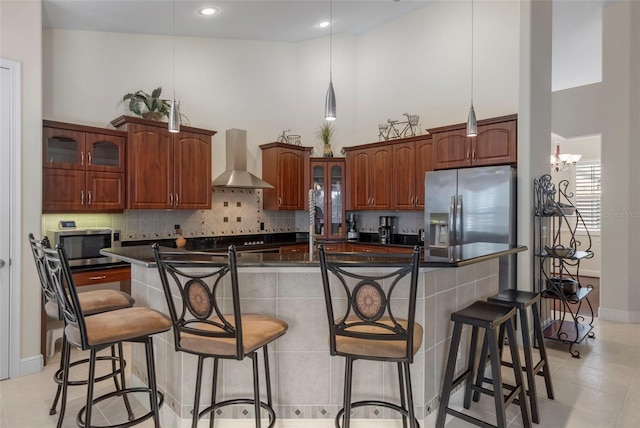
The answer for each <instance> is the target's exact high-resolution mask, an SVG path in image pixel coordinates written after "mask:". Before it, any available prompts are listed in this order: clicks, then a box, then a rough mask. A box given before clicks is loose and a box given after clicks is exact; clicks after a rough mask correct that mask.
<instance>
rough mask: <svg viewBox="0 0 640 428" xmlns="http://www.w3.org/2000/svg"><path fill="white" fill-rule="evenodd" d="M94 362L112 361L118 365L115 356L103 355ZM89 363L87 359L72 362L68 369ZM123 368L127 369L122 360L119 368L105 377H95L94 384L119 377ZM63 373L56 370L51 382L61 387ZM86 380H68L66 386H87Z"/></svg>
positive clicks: (61, 370)
mask: <svg viewBox="0 0 640 428" xmlns="http://www.w3.org/2000/svg"><path fill="white" fill-rule="evenodd" d="M96 360H98V361H114V362H116V363H119V361H120V360H119V358H118V357H115V356H111V355H103V356H100V357H96ZM88 362H89V358H85V359H83V360H78V361H74V362H73V363H70V364H69V368H72V367H75V366H78V365H80V364H86V363H88ZM125 367H127V362H126V361H124V359H123V364H122V367H121V368H117V369H115V370H114V371H112V372H110V373H108V374H106V375H102V376H100V377H97V378H96V379H95V381H94V383H95V382H102V381H103V380H107V379H112V378H114V377H116V376H119V375H120V373H121V372H122V369H124V368H125ZM63 372H64V369H58V370H57V371H56V374H55V375H54V376H53V380H54V381H55V382H56V383H57V384H59V385H62V373H63ZM88 382H89V381H88V380H86V379H84V380H69V381H67V385H69V386H76V385H87V384H88Z"/></svg>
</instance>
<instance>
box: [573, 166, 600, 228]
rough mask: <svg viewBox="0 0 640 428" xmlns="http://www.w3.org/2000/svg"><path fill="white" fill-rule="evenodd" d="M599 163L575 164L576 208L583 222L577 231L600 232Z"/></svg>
mask: <svg viewBox="0 0 640 428" xmlns="http://www.w3.org/2000/svg"><path fill="white" fill-rule="evenodd" d="M600 192H601V185H600V162H578V163H577V164H576V199H575V201H576V207H577V208H578V211H579V212H580V215H581V216H582V219H583V220H584V225H582V224H579V225H578V229H579V230H584V226H586V228H587V230H589V231H590V232H591V231H599V230H600Z"/></svg>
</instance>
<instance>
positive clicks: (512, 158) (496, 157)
mask: <svg viewBox="0 0 640 428" xmlns="http://www.w3.org/2000/svg"><path fill="white" fill-rule="evenodd" d="M471 157H472V161H473V165H474V166H481V165H500V164H512V163H516V162H517V160H518V156H517V129H516V122H515V121H510V122H502V123H494V124H491V125H479V126H478V136H477V137H475V138H474V139H473V151H472V156H471Z"/></svg>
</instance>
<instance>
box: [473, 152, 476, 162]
mask: <svg viewBox="0 0 640 428" xmlns="http://www.w3.org/2000/svg"><path fill="white" fill-rule="evenodd" d="M473 160H476V151H475V150H474V151H473Z"/></svg>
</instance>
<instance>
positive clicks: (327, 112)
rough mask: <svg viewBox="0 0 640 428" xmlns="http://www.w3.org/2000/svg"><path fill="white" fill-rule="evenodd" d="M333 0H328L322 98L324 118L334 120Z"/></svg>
mask: <svg viewBox="0 0 640 428" xmlns="http://www.w3.org/2000/svg"><path fill="white" fill-rule="evenodd" d="M332 71H333V1H332V0H329V89H327V97H326V98H325V100H324V119H325V120H336V94H335V92H334V91H333V75H332Z"/></svg>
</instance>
